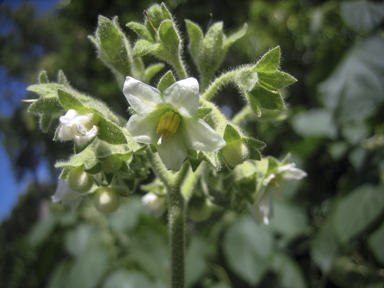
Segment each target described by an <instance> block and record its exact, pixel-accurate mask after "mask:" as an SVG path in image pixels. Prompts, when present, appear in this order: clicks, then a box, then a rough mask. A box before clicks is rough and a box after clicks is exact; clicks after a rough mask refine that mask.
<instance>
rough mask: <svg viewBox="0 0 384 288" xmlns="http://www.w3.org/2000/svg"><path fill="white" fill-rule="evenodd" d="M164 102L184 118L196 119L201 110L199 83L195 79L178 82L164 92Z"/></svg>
mask: <svg viewBox="0 0 384 288" xmlns="http://www.w3.org/2000/svg"><path fill="white" fill-rule="evenodd" d="M163 97H164V102H165V103H166V104H167V105H169V106H170V107H172V108H174V109H175V110H177V112H179V113H180V114H181V115H182V116H184V117H194V116H196V115H197V111H198V108H199V82H197V80H196V79H195V78H187V79H184V80H180V81H177V82H176V83H175V84H173V85H171V86H169V87H168V88H167V89H165V91H164V92H163Z"/></svg>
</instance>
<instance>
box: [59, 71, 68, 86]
mask: <svg viewBox="0 0 384 288" xmlns="http://www.w3.org/2000/svg"><path fill="white" fill-rule="evenodd" d="M57 82H58V83H59V84H61V85H63V86H65V87H70V85H69V81H68V80H67V77H66V76H65V74H64V72H63V70H60V71H59V73H58V75H57Z"/></svg>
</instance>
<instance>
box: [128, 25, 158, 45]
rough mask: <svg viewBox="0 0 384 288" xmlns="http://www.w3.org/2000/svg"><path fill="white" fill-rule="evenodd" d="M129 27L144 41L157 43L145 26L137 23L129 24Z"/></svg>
mask: <svg viewBox="0 0 384 288" xmlns="http://www.w3.org/2000/svg"><path fill="white" fill-rule="evenodd" d="M127 26H128V27H129V28H130V29H132V30H133V31H135V32H136V33H137V35H139V36H140V37H141V38H142V39H145V40H148V41H150V42H153V41H155V39H154V38H153V37H152V34H151V33H150V32H149V31H148V29H147V27H145V26H144V25H143V24H140V23H137V22H129V23H128V24H127Z"/></svg>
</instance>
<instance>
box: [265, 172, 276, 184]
mask: <svg viewBox="0 0 384 288" xmlns="http://www.w3.org/2000/svg"><path fill="white" fill-rule="evenodd" d="M274 178H276V176H275V174H273V173H272V174H271V175H269V176H268V177H267V178H265V179H264V181H263V185H264V186H268V184H269V182H271V180H272V179H274Z"/></svg>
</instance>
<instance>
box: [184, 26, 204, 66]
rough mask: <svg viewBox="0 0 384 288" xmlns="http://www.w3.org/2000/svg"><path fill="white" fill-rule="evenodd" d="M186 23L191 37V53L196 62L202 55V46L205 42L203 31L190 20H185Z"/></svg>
mask: <svg viewBox="0 0 384 288" xmlns="http://www.w3.org/2000/svg"><path fill="white" fill-rule="evenodd" d="M185 23H186V24H187V30H188V35H189V51H190V52H191V55H192V57H193V59H194V61H195V62H196V61H197V58H198V55H199V53H200V44H201V41H202V40H203V31H202V30H201V29H200V27H199V26H197V25H196V24H195V23H193V22H191V21H189V20H185Z"/></svg>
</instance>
